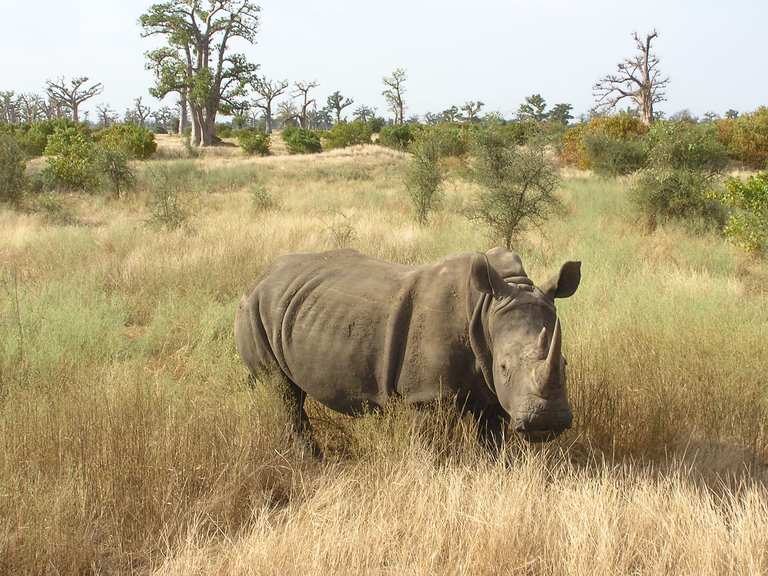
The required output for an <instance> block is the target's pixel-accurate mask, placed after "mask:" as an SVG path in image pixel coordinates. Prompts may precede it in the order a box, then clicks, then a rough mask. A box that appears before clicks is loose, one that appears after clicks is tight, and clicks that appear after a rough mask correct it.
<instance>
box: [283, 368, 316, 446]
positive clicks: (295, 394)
mask: <svg viewBox="0 0 768 576" xmlns="http://www.w3.org/2000/svg"><path fill="white" fill-rule="evenodd" d="M283 382H284V386H283V394H284V396H285V399H286V402H287V403H288V414H289V417H290V425H291V431H292V433H293V436H294V438H295V439H296V440H297V441H298V442H299V443H300V444H302V445H303V446H305V447H306V448H307V449H309V451H310V452H311V453H312V455H313V456H314V457H316V458H320V459H322V458H323V452H322V450H321V449H320V446H319V445H318V444H317V441H316V440H315V434H314V430H313V428H312V424H311V422H310V421H309V416H307V412H306V410H304V402H305V401H306V399H307V393H306V392H304V390H302V389H301V388H299V387H298V386H297V385H296V384H295V383H294V382H293V381H291V380H290V379H289V378H287V377H284V378H283Z"/></svg>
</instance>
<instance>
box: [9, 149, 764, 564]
mask: <svg viewBox="0 0 768 576" xmlns="http://www.w3.org/2000/svg"><path fill="white" fill-rule="evenodd" d="M181 155H183V147H180V146H179V145H178V143H177V142H175V141H174V140H173V139H172V138H166V139H163V140H162V142H161V154H160V159H158V160H151V161H148V162H145V163H142V164H139V165H137V166H136V170H137V172H138V186H137V189H136V191H135V192H134V193H132V194H129V196H128V197H127V198H125V199H123V200H121V201H116V200H113V199H109V198H108V197H106V196H104V195H86V194H83V195H64V196H63V197H62V198H61V199H60V201H57V202H56V203H54V204H51V205H49V206H48V207H47V208H46V207H45V206H43V207H42V208H39V209H38V210H37V211H34V212H19V211H11V210H10V209H0V266H1V267H2V275H1V276H0V335H2V337H1V338H0V574H8V575H21V574H51V575H54V574H63V575H69V574H156V575H169V576H170V575H174V576H176V575H178V576H182V575H184V576H189V575H200V576H202V575H209V574H216V575H246V574H253V575H266V574H274V575H290V574H296V575H299V574H300V575H309V574H312V575H314V574H317V575H320V574H350V575H353V574H354V575H358V574H381V575H385V574H392V575H395V574H397V575H400V574H407V575H411V574H413V575H428V574H430V575H431V574H480V575H486V574H488V575H490V574H499V575H501V574H504V575H509V574H525V575H549V574H552V575H588V574H589V575H592V574H594V575H619V574H621V575H624V574H690V575H692V576H693V575H695V576H701V575H720V574H740V575H751V574H766V573H768V487H767V486H768V376H766V374H768V372H766V367H768V346H767V345H766V342H767V341H768V266H767V265H766V264H765V263H763V262H761V261H759V260H753V259H750V258H748V257H746V256H744V255H742V254H741V253H740V252H739V251H738V250H737V249H736V248H733V247H731V246H729V245H728V244H726V243H725V241H724V240H723V239H722V238H721V237H719V236H718V235H716V234H714V233H711V232H701V231H695V230H692V229H688V228H685V227H682V226H674V225H668V226H663V227H660V228H658V229H656V230H655V231H653V232H649V231H647V230H646V229H644V227H643V226H642V224H641V222H640V221H639V220H638V218H637V217H636V215H635V213H634V211H633V209H632V207H631V205H630V203H629V201H628V198H627V189H628V185H629V183H628V181H626V180H602V179H598V178H595V177H593V176H591V175H589V174H585V173H576V172H570V173H567V172H564V173H563V182H562V186H561V190H560V192H559V194H560V196H561V197H562V199H563V201H564V203H565V205H566V207H567V213H566V214H565V215H564V216H563V217H561V218H557V219H554V220H552V221H550V222H549V223H548V224H547V225H546V226H545V227H544V228H543V229H542V230H541V231H537V232H535V233H531V234H528V235H527V236H526V237H525V238H523V239H522V240H521V241H520V243H519V246H518V247H517V249H518V250H519V252H520V253H521V254H522V257H523V262H524V263H525V266H526V269H527V271H528V273H529V275H530V276H531V277H532V278H533V279H534V280H535V281H537V282H539V281H542V280H544V279H546V278H547V277H548V276H549V275H551V274H552V273H553V272H554V271H556V270H557V269H559V266H560V264H561V263H562V262H563V261H564V260H569V259H578V260H581V261H582V262H583V267H582V271H583V280H582V285H581V287H580V289H579V291H578V292H577V293H576V294H575V295H574V296H573V297H572V298H570V299H568V300H564V301H562V302H559V303H558V309H559V313H560V315H561V318H562V323H563V328H564V347H565V350H564V353H565V355H566V356H567V357H568V363H569V364H568V366H569V387H570V398H571V403H572V406H573V411H574V417H575V422H574V427H573V429H572V430H571V431H569V432H568V433H566V434H565V435H563V436H562V437H560V438H559V439H558V440H557V441H556V442H554V443H551V444H548V445H543V446H541V445H537V446H527V445H523V444H521V443H519V442H517V441H515V440H514V439H512V440H511V441H510V442H509V445H508V447H507V450H506V453H505V455H504V458H502V459H500V460H498V461H492V460H491V459H489V458H488V457H487V455H486V454H484V453H483V452H482V450H481V449H479V448H478V447H477V446H476V445H475V441H474V433H473V430H472V426H473V423H472V422H471V421H470V420H469V419H465V420H463V421H462V422H460V423H459V425H457V426H451V425H449V422H450V417H449V415H447V414H446V413H445V411H444V410H443V409H442V408H441V407H436V408H435V410H434V411H426V412H413V411H411V410H408V409H406V408H405V407H401V406H394V407H392V408H391V409H388V410H386V411H385V413H384V414H381V415H371V416H365V417H363V418H359V419H354V420H352V419H348V418H346V417H343V416H339V415H336V414H333V413H331V412H329V411H327V410H324V409H323V408H322V407H320V406H318V405H317V404H314V403H312V402H310V403H309V404H310V405H309V412H310V417H311V418H312V419H313V422H314V423H315V425H316V427H317V428H318V431H319V440H320V442H321V444H322V445H323V447H324V449H325V451H326V453H327V454H328V458H327V459H326V461H324V462H318V461H315V460H313V459H312V458H311V457H310V456H308V455H306V454H304V452H303V451H302V450H301V448H300V447H299V446H297V445H295V444H294V443H293V442H292V440H291V439H290V436H289V434H288V433H287V430H286V423H287V419H286V416H285V414H284V413H283V409H282V406H281V403H280V401H279V399H278V397H277V395H276V394H275V392H274V391H273V390H272V388H271V387H270V385H269V384H270V383H269V382H266V383H260V384H259V385H258V386H256V387H255V388H250V387H249V386H248V385H247V380H246V372H245V369H244V367H243V365H242V363H241V362H240V360H239V358H238V357H237V354H236V352H235V349H234V344H233V337H232V323H233V319H234V312H235V309H236V306H237V302H238V300H239V298H240V296H241V294H242V293H243V292H244V291H245V290H246V289H247V287H248V285H249V284H250V283H251V282H252V281H253V280H254V279H255V278H256V277H257V275H258V274H259V272H260V270H261V269H262V268H263V267H264V266H265V265H266V264H267V263H269V262H270V261H271V260H272V259H273V258H275V257H276V256H278V255H280V254H285V253H288V252H293V251H299V250H325V249H330V248H335V247H339V246H350V247H353V248H357V249H359V250H361V251H363V252H365V253H367V254H371V255H373V256H376V257H379V258H382V259H385V260H390V261H396V262H401V263H407V264H416V263H424V262H430V261H434V260H436V259H439V258H441V257H443V256H445V255H448V254H451V253H455V252H462V251H474V250H486V249H488V248H490V247H492V246H494V245H495V244H496V240H495V239H494V238H492V237H490V236H489V235H488V234H487V231H486V230H484V229H482V228H479V227H478V226H477V225H476V224H472V223H470V222H469V221H468V220H467V219H466V218H465V217H464V216H463V214H462V212H463V208H464V206H465V205H466V203H467V201H468V200H469V199H470V198H471V196H472V194H474V193H475V190H474V189H473V187H472V186H471V185H470V184H468V183H466V182H465V181H464V180H462V178H461V177H460V174H461V171H462V169H461V166H459V165H456V166H452V167H451V171H450V173H451V176H450V178H449V179H448V180H447V182H446V184H445V186H444V198H443V202H442V207H441V209H440V211H439V212H438V213H436V214H435V215H434V217H433V218H432V220H431V222H430V224H429V225H428V226H425V227H420V226H418V225H416V224H415V223H414V219H413V215H412V211H411V208H410V204H409V200H408V195H407V193H406V191H405V187H404V184H403V173H404V169H405V165H406V162H407V157H406V156H405V155H403V154H400V153H396V152H393V151H390V150H387V149H384V148H381V147H378V146H373V145H372V146H365V147H357V148H350V149H344V150H339V151H332V152H327V153H323V154H320V155H316V156H284V155H275V156H273V157H267V158H263V159H261V158H244V157H242V155H241V154H240V152H239V151H238V149H236V148H226V149H218V150H215V151H214V152H212V153H207V154H206V155H204V156H202V157H201V158H198V159H193V160H185V159H175V157H176V156H181ZM184 175H186V176H184ZM171 177H174V178H181V177H186V178H188V179H187V180H185V182H189V184H188V186H186V187H185V189H184V190H183V193H182V194H181V195H180V197H179V202H180V207H181V209H182V210H183V211H184V212H185V214H186V215H187V218H186V220H185V222H184V224H183V225H182V226H181V227H180V228H178V229H176V230H168V229H165V228H162V227H158V226H155V225H151V224H149V223H148V220H149V219H150V217H151V215H152V209H151V208H150V206H151V199H152V197H153V196H152V190H153V187H154V186H157V183H158V182H159V181H161V180H162V179H163V178H166V179H167V178H171ZM264 190H266V194H268V195H269V197H271V199H272V201H273V203H274V206H273V207H271V208H270V209H267V210H260V209H258V206H257V205H256V204H255V201H254V198H256V199H258V198H263V194H264ZM260 195H261V196H260Z"/></svg>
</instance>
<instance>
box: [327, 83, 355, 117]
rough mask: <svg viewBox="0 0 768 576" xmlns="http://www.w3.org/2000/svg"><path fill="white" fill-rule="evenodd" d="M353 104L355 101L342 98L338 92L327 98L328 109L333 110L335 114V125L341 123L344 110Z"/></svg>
mask: <svg viewBox="0 0 768 576" xmlns="http://www.w3.org/2000/svg"><path fill="white" fill-rule="evenodd" d="M354 103H355V101H354V100H353V99H352V98H344V96H342V94H341V92H339V91H338V90H336V92H334V93H333V94H331V95H330V96H328V108H330V109H331V110H333V111H334V113H335V114H336V124H338V123H339V122H341V113H342V111H343V110H344V108H347V107H348V106H352V104H354Z"/></svg>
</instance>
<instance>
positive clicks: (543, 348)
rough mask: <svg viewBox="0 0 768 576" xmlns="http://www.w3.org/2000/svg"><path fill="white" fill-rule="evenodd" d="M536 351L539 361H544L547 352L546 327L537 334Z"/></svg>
mask: <svg viewBox="0 0 768 576" xmlns="http://www.w3.org/2000/svg"><path fill="white" fill-rule="evenodd" d="M536 351H537V352H538V354H539V360H544V359H545V358H546V357H547V352H548V351H549V343H548V341H547V327H546V326H544V327H543V328H542V329H541V332H539V339H538V341H537V342H536Z"/></svg>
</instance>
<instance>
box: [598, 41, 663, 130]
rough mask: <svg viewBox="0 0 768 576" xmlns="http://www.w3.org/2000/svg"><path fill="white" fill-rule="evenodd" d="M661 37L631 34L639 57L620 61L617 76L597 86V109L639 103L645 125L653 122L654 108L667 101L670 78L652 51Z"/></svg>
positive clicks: (607, 76)
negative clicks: (624, 103)
mask: <svg viewBox="0 0 768 576" xmlns="http://www.w3.org/2000/svg"><path fill="white" fill-rule="evenodd" d="M658 35H659V34H658V32H656V30H654V31H653V32H650V33H649V34H646V36H645V38H644V39H643V38H641V37H640V36H639V35H638V33H637V32H635V33H633V34H632V38H633V39H634V40H635V45H636V47H637V50H638V54H637V55H636V56H634V57H632V58H627V59H625V60H624V61H623V62H620V63H619V64H618V66H617V72H616V73H615V74H608V75H606V76H604V77H603V78H601V79H600V80H599V81H598V82H597V83H596V84H595V85H594V87H593V90H594V97H595V99H596V106H595V110H597V111H600V110H602V111H607V110H611V109H613V108H614V107H615V106H616V105H617V104H618V103H619V102H621V101H622V100H623V99H625V98H629V99H630V100H632V101H633V102H634V103H635V104H636V106H637V109H638V112H639V113H640V117H641V118H642V120H643V122H644V123H645V124H650V123H651V122H653V118H654V116H653V105H654V104H657V103H658V102H663V101H664V100H666V94H665V92H664V89H665V88H666V86H667V85H668V84H669V77H663V76H661V72H660V71H659V69H658V66H659V59H658V58H657V57H656V55H655V54H654V53H653V52H652V51H651V43H652V42H653V41H654V40H655V39H656V38H657V37H658Z"/></svg>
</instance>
